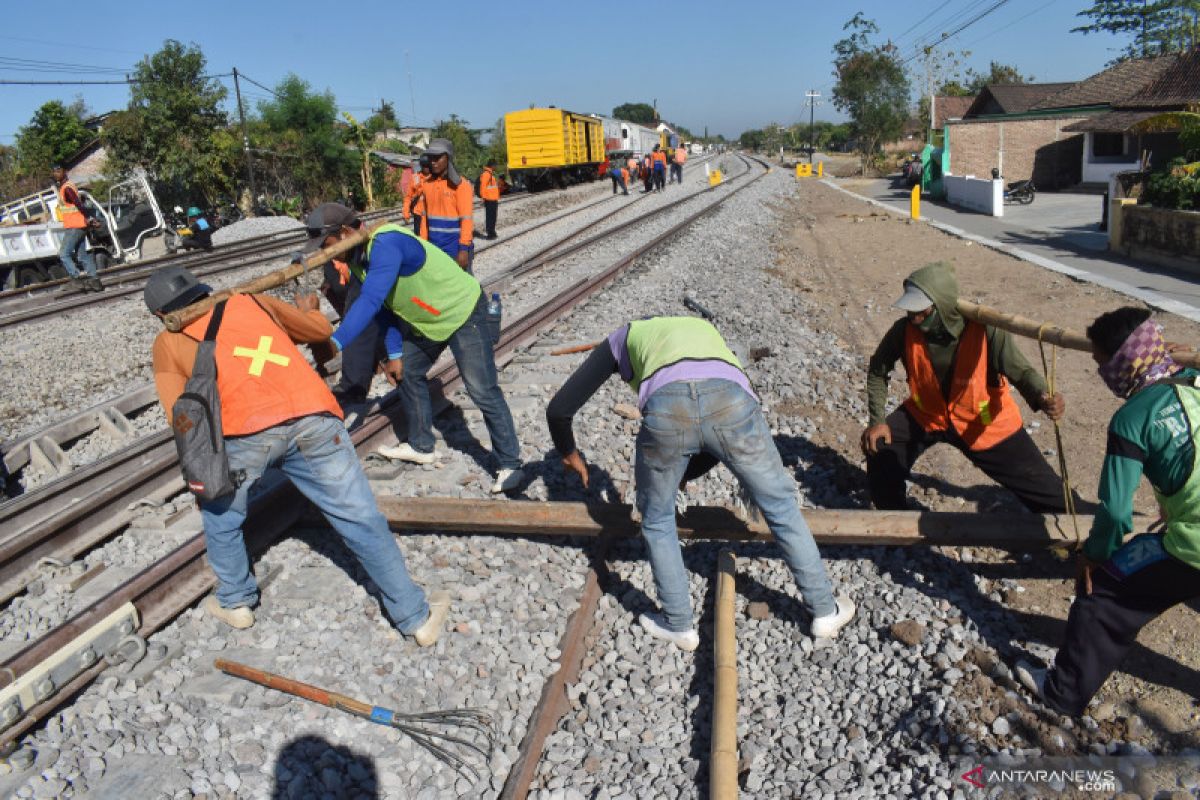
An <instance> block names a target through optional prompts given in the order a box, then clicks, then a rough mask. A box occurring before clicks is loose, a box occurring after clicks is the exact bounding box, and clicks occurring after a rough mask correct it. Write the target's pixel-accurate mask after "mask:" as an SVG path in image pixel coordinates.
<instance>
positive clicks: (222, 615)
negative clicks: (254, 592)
mask: <svg viewBox="0 0 1200 800" xmlns="http://www.w3.org/2000/svg"><path fill="white" fill-rule="evenodd" d="M204 610H205V611H207V612H208V613H209V614H211V615H212V616H214V617H216V618H217V619H219V620H221V622H224V623H225V624H226V625H228V626H229V627H231V628H237V629H238V630H244V629H245V628H249V627H250V626H251V625H253V624H254V612H253V611H251V610H250V609H248V608H246V607H245V606H238V607H237V608H225V607H224V606H222V605H221V603H220V602H219V601H218V600H217V596H216V595H213V594H210V595H209V596H208V597H206V598H204Z"/></svg>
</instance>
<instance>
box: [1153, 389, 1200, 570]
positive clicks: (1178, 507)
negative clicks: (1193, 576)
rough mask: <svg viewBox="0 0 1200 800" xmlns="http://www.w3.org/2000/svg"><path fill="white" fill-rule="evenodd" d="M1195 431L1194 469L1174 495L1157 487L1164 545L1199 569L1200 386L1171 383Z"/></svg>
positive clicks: (1172, 553) (1167, 549) (1156, 494)
mask: <svg viewBox="0 0 1200 800" xmlns="http://www.w3.org/2000/svg"><path fill="white" fill-rule="evenodd" d="M1171 388H1172V389H1174V390H1175V396H1176V397H1178V398H1179V404H1180V405H1181V406H1183V413H1184V416H1185V417H1186V418H1187V421H1188V428H1189V429H1190V430H1191V434H1192V471H1191V474H1189V475H1188V479H1187V480H1186V481H1185V482H1184V484H1183V486H1182V487H1180V489H1179V490H1178V491H1177V492H1175V494H1172V495H1164V494H1163V493H1162V492H1160V491H1158V489H1157V488H1155V489H1154V496H1155V497H1156V498H1158V505H1159V506H1160V507H1161V508H1162V510H1163V513H1164V514H1165V515H1166V518H1167V533H1166V535H1165V536H1163V547H1164V548H1165V549H1166V551H1167V552H1168V553H1170V554H1171V555H1173V556H1175V557H1176V558H1178V559H1179V560H1180V561H1183V562H1184V563H1186V564H1190V565H1191V566H1193V567H1195V568H1196V569H1200V470H1197V469H1196V453H1197V448H1200V389H1195V388H1193V387H1191V386H1179V385H1176V386H1172V387H1171Z"/></svg>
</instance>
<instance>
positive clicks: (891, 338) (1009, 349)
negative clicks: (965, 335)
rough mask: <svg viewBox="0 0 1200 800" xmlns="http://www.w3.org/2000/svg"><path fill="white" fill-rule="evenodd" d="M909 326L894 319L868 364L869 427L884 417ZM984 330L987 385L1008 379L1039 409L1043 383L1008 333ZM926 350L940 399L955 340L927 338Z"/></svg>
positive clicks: (949, 372) (947, 383) (947, 379)
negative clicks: (985, 333)
mask: <svg viewBox="0 0 1200 800" xmlns="http://www.w3.org/2000/svg"><path fill="white" fill-rule="evenodd" d="M907 325H908V319H907V318H901V319H898V320H896V323H895V324H894V325H892V327H891V328H890V329H889V330H888V332H887V333H885V334H884V335H883V339H882V340H881V341H880V342H879V347H877V348H876V349H875V354H874V355H873V356H871V361H870V363H869V364H868V365H867V412H868V414H869V415H870V424H871V425H878V424H880V423H882V422H883V421H884V420H885V419H886V418H887V397H888V378H889V377H891V374H892V369H893V368H894V367H895V366H896V362H897V361H900V360H902V359H903V358H904V329H905V327H907ZM984 327H985V329H986V331H987V354H988V376H987V381H988V385H989V386H996V385H998V384H999V383H1000V379H999V377H998V376H1000V375H1003V376H1004V377H1006V378H1008V380H1009V381H1010V382H1011V383H1012V385H1013V386H1015V387H1016V389H1017V391H1018V392H1020V393H1021V396H1022V397H1024V398H1025V402H1027V403H1029V405H1030V406H1031V407H1032V408H1040V407H1041V396H1042V395H1043V394H1044V393H1045V392H1046V381H1045V380H1044V379H1043V378H1042V376H1041V374H1040V373H1039V372H1038V371H1037V370H1035V369H1034V368H1033V367H1032V366H1031V365H1030V364H1029V362H1028V361H1026V360H1025V356H1024V355H1023V354H1022V353H1021V351H1020V350H1019V349H1018V348H1017V345H1016V344H1015V343H1014V342H1013V340H1012V337H1011V336H1009V335H1008V331H1004V330H1001V329H999V328H994V327H992V326H991V325H986V326H984ZM925 341H926V347H927V348H928V349H929V361H930V363H931V364H932V365H933V371H934V374H936V375H937V377H938V383H939V384H940V385H941V387H942V396H943V397H945V396H946V391H947V387H949V386H950V379H951V376H952V370H953V368H954V354H955V353H956V352H957V351H958V341H959V340H958V338H957V337H956V338H952V339H949V340H948V341H946V342H939V341H937V340H936V339H934V338H930V337H926V340H925Z"/></svg>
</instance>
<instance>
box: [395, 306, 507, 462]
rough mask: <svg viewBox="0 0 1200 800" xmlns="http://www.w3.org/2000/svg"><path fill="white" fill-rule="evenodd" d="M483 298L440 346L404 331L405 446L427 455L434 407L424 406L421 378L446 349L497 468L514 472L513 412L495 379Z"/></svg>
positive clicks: (425, 384) (426, 402)
mask: <svg viewBox="0 0 1200 800" xmlns="http://www.w3.org/2000/svg"><path fill="white" fill-rule="evenodd" d="M486 297H487V295H486V293H481V294H480V295H479V301H478V302H477V303H476V304H475V310H474V311H472V312H471V316H470V317H468V318H467V321H466V322H464V323H463V324H462V327H460V328H459V329H458V330H456V331H455V332H454V333H453V334H451V335H450V338H449V339H447V340H446V341H444V342H435V341H433V340H432V339H427V338H425V337H424V336H421V335H420V334H419V333H417V332H416V331H415V330H413V329H412V326H408V325H406V326H405V330H404V380H402V381H400V400H401V402H402V403H403V404H404V415H405V417H406V418H407V419H408V443H409V445H411V446H412V448H413V449H414V450H416V451H418V452H421V453H432V452H433V405H432V403H430V401H429V384H428V382H427V381H426V379H425V376H426V375H427V374H428V373H429V369H430V367H432V366H433V362H435V361H437V359H438V356H440V355H441V354H442V351H443V350H445V349H446V346H447V345H449V346H450V352H452V353H453V354H454V360H455V361H456V362H457V363H458V371H459V372H460V373H461V374H462V379H463V385H464V386H466V388H467V394H468V395H470V397H471V401H472V402H473V403H475V406H476V408H478V409H479V410H480V412H481V413H482V414H483V421H484V423H485V424H486V425H487V429H488V435H489V436H491V438H492V453H493V455H494V457H495V459H496V462H497V464H498V465H499V467H500V468H501V469H516V468H517V467H519V466H521V446H520V444H519V443H518V442H517V429H516V428H515V427H514V426H513V420H512V413H511V412H509V410H508V403H507V402H505V400H504V394H503V393H502V392H501V391H500V384H499V382H498V381H497V377H496V357H495V354H494V353H493V352H492V335H491V333H490V332H489V331H488V323H487V301H486V299H485V298H486Z"/></svg>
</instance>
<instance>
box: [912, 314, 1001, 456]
mask: <svg viewBox="0 0 1200 800" xmlns="http://www.w3.org/2000/svg"><path fill="white" fill-rule="evenodd" d="M904 369H905V370H906V371H907V373H908V393H909V397H908V399H907V400H905V401H904V407H905V408H907V409H908V411H909V413H910V414H912V415H913V417H915V418H916V420H917V422H919V423H920V424H921V427H922V428H924V429H925V430H927V431H944V430H949V429H951V428H953V430H954V431H955V433H957V434H958V435H959V437H960V438H961V439H962V440H963V442H964V443H965V444H966V445H967V447H968V448H970V449H971V450H986V449H988V448H989V447H992V446H994V445H997V444H999V443H1000V442H1002V441H1004V440H1005V439H1007V438H1008V437H1009V436H1011V435H1012V434H1014V433H1016V432H1017V431H1018V430H1019V429H1020V427H1021V411H1020V409H1018V408H1017V404H1016V401H1014V400H1013V398H1012V397H1011V396H1010V395H1009V391H1008V381H1007V380H1005V378H1004V376H1003V375H1001V376H1000V385H999V386H988V385H987V369H988V354H987V331H986V330H985V329H984V327H983V326H982V325H980V324H978V323H975V322H968V323H967V324H966V327H965V328H964V329H963V332H962V335H961V336H960V337H959V340H958V352H957V354H956V356H955V359H954V374H953V375H952V376H951V379H950V382H951V386H950V391H949V393H948V394H949V397H950V401H949V408H947V403H946V400H945V399H944V398H943V395H942V388H941V385H940V384H939V382H938V378H937V375H936V374H934V371H933V364H932V362H930V360H929V349H928V348H927V347H926V345H925V336H924V334H922V333H921V331H919V330H917V328H916V326H914V325H906V326H905V328H904Z"/></svg>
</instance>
